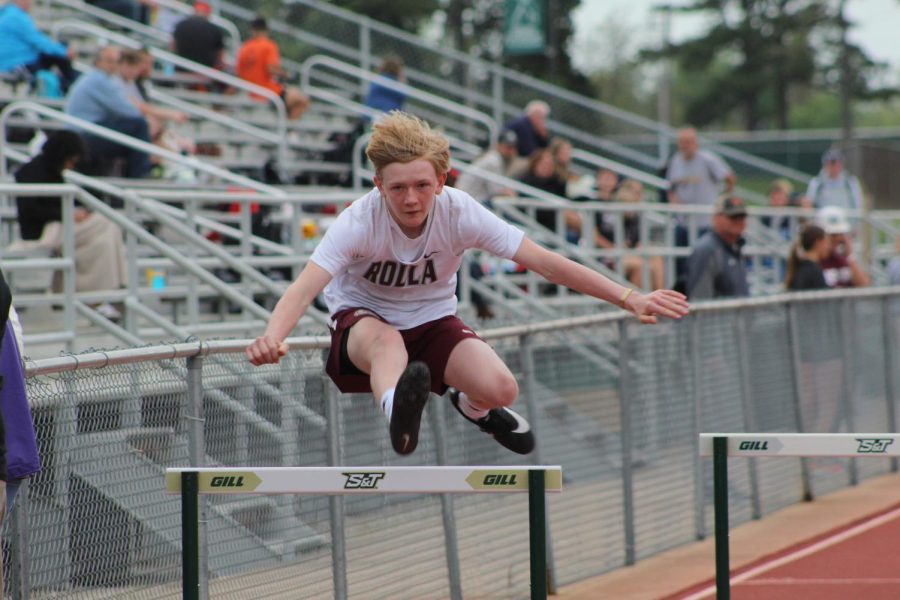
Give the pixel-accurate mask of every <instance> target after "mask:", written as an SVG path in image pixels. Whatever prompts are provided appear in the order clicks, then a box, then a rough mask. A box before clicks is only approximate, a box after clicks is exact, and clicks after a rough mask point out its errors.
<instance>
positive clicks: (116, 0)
mask: <svg viewBox="0 0 900 600" xmlns="http://www.w3.org/2000/svg"><path fill="white" fill-rule="evenodd" d="M85 3H87V4H93V5H94V6H96V7H97V8H102V9H103V10H108V11H109V12H111V13H115V14H117V15H119V16H120V17H125V18H126V19H132V20H134V21H138V22H142V23H146V22H147V19H146V18H145V14H146V10H145V9H146V8H152V7H154V6H156V1H155V0H85Z"/></svg>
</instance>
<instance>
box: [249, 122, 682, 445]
mask: <svg viewBox="0 0 900 600" xmlns="http://www.w3.org/2000/svg"><path fill="white" fill-rule="evenodd" d="M366 154H367V156H368V158H369V160H370V161H371V162H372V164H373V165H374V171H375V177H374V183H375V189H373V190H372V191H370V192H368V193H367V194H366V195H365V196H363V197H361V198H359V199H357V200H355V201H354V202H353V203H352V204H351V205H350V207H349V208H347V209H346V210H345V211H344V212H342V213H341V215H340V216H339V217H338V219H337V221H336V222H335V223H334V224H332V225H331V227H329V229H328V231H327V232H326V233H325V236H324V237H323V238H322V240H321V241H320V242H319V244H318V246H316V250H315V252H314V253H313V255H312V257H311V258H310V260H309V261H308V262H307V264H306V267H304V269H303V271H302V272H301V273H300V275H299V277H298V278H297V279H296V281H294V283H292V284H291V285H290V287H288V289H287V290H286V291H285V294H284V296H283V297H282V298H281V299H280V300H279V301H278V304H277V305H276V306H275V310H274V311H273V312H272V317H271V319H270V320H269V323H268V325H267V326H266V330H265V332H264V333H263V334H262V335H260V336H259V337H257V338H256V339H255V340H254V341H253V343H251V344H250V345H249V346H248V347H247V350H246V354H247V358H248V359H249V361H250V362H251V363H252V364H254V365H263V364H270V363H277V362H279V361H280V359H281V357H282V356H284V354H285V353H286V352H287V350H288V348H287V345H286V344H285V342H284V340H285V339H286V338H287V336H288V335H289V334H290V333H291V331H292V330H293V329H294V328H295V327H296V325H297V322H298V321H299V319H300V318H301V317H302V316H303V314H304V313H305V312H306V310H307V308H308V307H309V306H310V304H311V303H312V301H313V299H314V298H315V297H316V296H318V295H319V293H321V292H322V291H323V290H324V291H325V294H326V299H327V303H328V308H329V311H330V312H331V313H332V316H333V327H332V344H333V347H332V349H331V353H330V358H329V360H328V361H327V363H328V364H327V366H326V372H327V373H328V374H329V375H330V376H331V377H332V379H333V380H334V381H335V383H336V384H337V386H338V388H339V389H340V390H341V391H342V392H346V393H350V392H356V393H373V395H374V398H375V401H376V402H377V403H379V404H380V407H381V409H382V411H383V412H384V414H385V417H386V419H387V421H388V429H389V431H390V438H391V443H392V446H393V448H394V450H395V451H396V452H397V453H398V454H401V455H406V454H410V453H411V452H413V451H414V450H415V449H416V446H417V444H418V435H419V424H420V420H421V416H422V412H423V410H424V409H425V405H426V403H427V402H428V398H429V395H430V393H431V392H432V391H434V392H436V393H439V394H440V393H444V392H445V391H447V389H448V387H449V386H452V387H453V388H455V390H454V391H453V392H451V394H450V401H451V403H452V404H453V406H454V408H455V409H456V410H457V411H459V413H460V414H461V415H462V417H464V418H465V419H467V420H468V421H469V422H471V423H472V424H473V425H474V426H476V427H479V428H480V429H481V431H483V432H485V433H487V434H489V435H492V436H493V438H494V440H495V441H496V442H497V443H499V444H501V445H503V446H504V447H505V448H507V449H508V450H510V451H512V452H516V453H518V454H529V453H530V452H531V451H532V450H533V449H534V446H535V438H534V434H533V433H532V432H531V429H530V427H529V425H528V423H527V421H526V420H525V419H524V418H522V417H521V416H520V415H519V414H517V413H515V412H513V411H512V410H510V408H508V407H509V406H510V405H512V404H513V403H514V402H515V400H516V398H517V396H518V385H517V383H516V379H515V377H514V376H513V374H512V372H510V370H509V368H508V367H507V366H506V365H505V364H504V362H503V361H502V360H501V359H500V357H499V356H498V355H497V354H496V353H495V352H494V350H493V349H491V347H490V346H489V345H488V344H486V343H485V342H484V341H482V340H481V339H480V338H478V336H477V335H476V334H475V333H474V331H473V330H472V329H471V328H469V327H467V326H466V324H465V323H463V322H462V321H461V320H460V319H459V318H458V317H456V316H455V313H456V298H454V297H453V282H454V278H455V277H456V271H457V270H458V269H459V266H460V264H461V260H462V255H463V253H464V252H465V250H466V249H469V248H480V249H482V250H485V251H489V252H492V253H494V254H496V255H498V256H500V257H502V258H506V259H512V260H514V261H516V262H517V263H519V264H521V265H522V266H524V267H526V268H528V269H531V270H533V271H534V272H536V273H539V274H541V275H545V276H547V277H548V278H549V279H550V280H552V281H553V282H554V283H556V284H558V285H565V286H571V287H572V288H574V289H575V290H577V291H580V292H582V293H584V294H588V295H590V296H592V297H595V298H597V299H600V300H604V301H606V302H610V303H613V304H617V305H618V306H620V307H622V308H624V309H626V310H628V311H630V312H631V313H632V314H634V315H636V316H637V317H638V318H639V319H640V320H641V322H643V323H655V322H656V321H657V315H663V316H667V317H671V318H680V317H681V316H683V315H685V314H687V312H688V305H687V302H685V300H684V297H683V296H682V295H681V294H677V293H675V292H670V291H668V290H663V291H658V292H653V293H652V294H648V295H644V294H640V293H635V292H633V290H632V289H630V288H627V287H625V286H622V285H619V284H617V283H615V282H613V281H611V280H609V279H607V278H605V277H603V276H602V275H600V274H598V273H596V272H594V271H592V270H590V269H588V268H585V267H584V266H582V265H579V264H577V263H575V262H573V261H571V260H568V259H566V258H564V257H562V256H560V255H559V254H556V253H553V252H550V251H548V250H546V249H545V248H543V247H541V246H539V245H538V244H536V243H534V242H533V241H531V240H530V239H528V238H527V237H525V236H524V234H523V232H522V231H521V230H519V229H517V228H515V227H513V226H512V225H510V224H509V223H506V222H505V221H503V220H502V219H500V218H499V217H497V216H496V215H494V214H492V213H491V212H490V211H488V210H486V209H485V208H484V207H483V206H481V205H480V204H479V203H478V202H477V201H476V200H474V199H473V198H472V197H471V196H469V195H468V194H466V193H465V192H462V191H460V190H456V189H453V188H450V187H446V186H445V185H444V181H445V178H446V173H447V171H449V169H450V152H449V144H448V141H447V139H446V138H445V137H444V136H443V135H441V134H439V133H437V132H435V131H434V130H432V129H431V128H430V127H428V125H427V124H425V123H424V122H423V121H421V120H420V119H418V118H416V117H413V116H411V115H407V114H404V113H401V112H394V113H391V114H390V115H388V116H387V117H385V118H383V119H381V120H379V121H378V122H376V123H375V125H374V131H373V134H372V137H371V140H370V141H369V145H368V147H367V149H366ZM551 170H552V169H551Z"/></svg>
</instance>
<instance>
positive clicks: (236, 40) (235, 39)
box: [154, 0, 241, 51]
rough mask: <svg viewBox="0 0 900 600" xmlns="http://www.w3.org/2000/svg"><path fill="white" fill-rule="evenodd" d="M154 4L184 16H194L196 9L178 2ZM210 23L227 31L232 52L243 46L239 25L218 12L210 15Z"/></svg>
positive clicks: (170, 0) (176, 0) (158, 0)
mask: <svg viewBox="0 0 900 600" xmlns="http://www.w3.org/2000/svg"><path fill="white" fill-rule="evenodd" d="M154 2H155V3H156V4H157V5H158V6H162V7H165V8H168V9H171V10H173V11H175V12H179V13H181V14H184V15H188V16H190V15H192V14H194V9H193V7H191V5H189V4H185V3H184V2H178V0H154ZM208 19H209V22H210V23H212V24H213V25H217V26H218V27H219V28H220V29H222V30H223V31H225V32H226V33H227V34H228V37H229V38H230V40H231V44H230V47H231V49H232V51H237V49H238V48H240V46H241V32H240V30H238V28H237V25H235V24H234V23H233V22H232V21H229V20H228V19H226V18H224V17H222V16H221V15H219V14H216V12H213V14H211V15H209V17H208Z"/></svg>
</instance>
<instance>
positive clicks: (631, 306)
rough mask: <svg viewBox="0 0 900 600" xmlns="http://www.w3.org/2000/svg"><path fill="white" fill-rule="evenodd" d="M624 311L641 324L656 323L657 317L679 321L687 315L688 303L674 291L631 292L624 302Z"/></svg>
mask: <svg viewBox="0 0 900 600" xmlns="http://www.w3.org/2000/svg"><path fill="white" fill-rule="evenodd" d="M625 310H627V311H628V312H630V313H632V314H633V315H634V316H636V317H637V318H638V319H640V321H641V323H646V324H653V323H656V317H657V316H663V317H668V318H670V319H680V318H681V317H683V316H685V315H686V314H688V301H687V297H686V296H685V295H684V294H681V293H679V292H676V291H674V290H656V291H655V292H652V293H650V294H640V293H638V292H633V293H632V294H631V295H629V296H628V298H627V299H626V300H625Z"/></svg>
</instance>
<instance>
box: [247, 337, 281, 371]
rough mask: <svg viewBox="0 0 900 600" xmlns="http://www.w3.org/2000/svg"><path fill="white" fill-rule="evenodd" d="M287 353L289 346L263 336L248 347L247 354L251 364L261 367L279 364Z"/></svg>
mask: <svg viewBox="0 0 900 600" xmlns="http://www.w3.org/2000/svg"><path fill="white" fill-rule="evenodd" d="M287 351H288V345H287V344H285V343H284V342H279V341H278V340H276V339H275V338H273V337H272V336H269V335H261V336H259V337H258V338H256V339H255V340H253V343H252V344H250V345H249V346H247V350H246V351H245V352H246V354H247V358H248V359H250V362H251V363H252V364H254V365H257V366H259V365H268V364H272V363H277V362H278V361H280V360H281V357H282V356H284V355H285V354H287Z"/></svg>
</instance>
